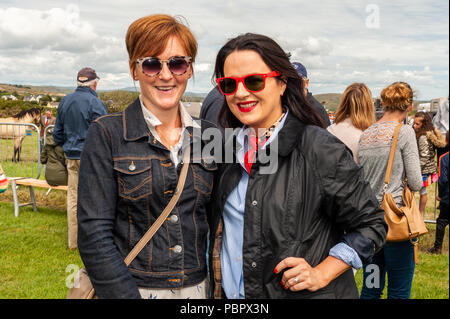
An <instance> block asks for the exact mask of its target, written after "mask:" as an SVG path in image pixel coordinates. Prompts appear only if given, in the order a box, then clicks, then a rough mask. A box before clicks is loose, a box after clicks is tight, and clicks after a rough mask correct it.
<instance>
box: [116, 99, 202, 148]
mask: <svg viewBox="0 0 450 319" xmlns="http://www.w3.org/2000/svg"><path fill="white" fill-rule="evenodd" d="M191 120H192V126H186V130H187V131H188V132H189V135H191V136H192V135H193V133H194V132H193V130H194V127H195V128H196V129H200V125H198V123H196V122H195V121H194V120H193V119H192V118H191ZM123 127H124V130H123V138H124V140H125V141H136V140H138V139H140V138H143V137H148V136H150V135H151V133H150V130H149V128H148V125H147V123H146V122H145V119H144V114H143V113H142V107H141V102H140V100H139V98H137V99H136V100H135V101H134V102H133V103H132V104H130V105H129V106H128V107H127V108H126V109H125V110H124V111H123ZM195 136H196V135H195Z"/></svg>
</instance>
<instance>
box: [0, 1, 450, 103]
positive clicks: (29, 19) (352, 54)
mask: <svg viewBox="0 0 450 319" xmlns="http://www.w3.org/2000/svg"><path fill="white" fill-rule="evenodd" d="M60 3H61V2H56V1H50V0H41V1H39V2H36V1H34V0H33V1H31V0H20V1H19V0H9V1H8V2H7V4H4V2H3V3H2V5H1V8H0V83H20V84H52V85H65V86H67V85H71V86H72V85H74V83H75V82H74V78H75V74H76V72H77V71H78V69H80V68H81V67H84V66H91V67H93V68H94V69H96V70H97V72H98V73H99V75H100V77H101V78H102V79H101V81H100V83H99V88H100V89H114V88H121V87H129V86H130V84H131V83H132V81H131V79H130V77H129V70H128V56H127V52H126V49H125V44H124V38H125V33H126V31H127V29H128V26H129V25H130V23H131V22H132V21H134V20H135V19H137V18H140V17H142V16H145V15H149V14H153V13H167V14H170V15H182V16H184V17H185V18H186V20H187V22H188V24H189V26H190V28H191V29H192V31H193V33H194V34H195V36H196V38H197V41H198V45H199V50H198V56H197V57H196V63H195V71H196V75H195V78H194V80H193V81H191V82H190V83H189V85H188V90H192V91H196V92H206V91H208V90H209V89H210V88H211V87H212V84H211V76H212V73H213V69H214V64H215V57H216V54H217V51H218V50H219V49H220V47H221V46H222V45H223V44H224V43H225V42H226V41H227V40H228V38H231V37H234V36H237V35H238V34H242V33H245V32H256V33H261V34H265V35H268V36H270V37H272V38H274V39H275V40H276V41H277V42H278V43H279V44H280V45H281V46H282V47H283V49H284V50H285V51H288V52H290V53H291V54H292V60H296V61H301V62H302V63H303V64H305V66H306V67H307V69H308V74H309V76H310V79H311V82H310V87H311V91H312V92H313V93H327V92H342V91H343V90H344V89H345V87H346V86H347V85H349V84H350V83H351V82H353V81H360V82H365V83H366V84H367V85H368V86H369V87H370V88H371V89H372V90H373V91H377V90H379V88H382V87H383V86H384V85H386V84H389V83H390V82H393V81H396V80H406V81H410V82H411V83H410V84H411V85H412V86H415V87H416V88H417V89H418V90H419V91H420V92H421V95H422V97H427V98H432V97H436V96H447V94H448V83H449V81H448V66H449V63H448V56H449V39H448V35H449V32H448V27H449V18H448V8H449V4H448V1H441V2H436V1H432V0H415V1H414V2H409V1H406V0H397V1H395V2H392V1H388V0H378V1H375V2H374V1H372V0H366V1H353V0H345V1H334V0H324V1H320V2H312V1H303V0H302V1H301V0H278V1H276V2H274V1H273V0H258V1H246V0H229V1H220V2H217V1H209V0H191V1H175V0H166V1H164V2H162V1H159V0H129V1H125V0H116V1H106V0H93V1H92V0H90V1H86V0H77V1H76V2H75V1H73V3H76V4H69V5H66V4H63V5H61V4H60ZM370 4H375V5H376V6H377V7H378V9H379V14H380V16H379V18H380V19H379V22H380V25H379V28H373V29H371V28H368V26H367V18H368V15H369V14H370V13H371V12H368V11H366V9H367V6H368V5H370Z"/></svg>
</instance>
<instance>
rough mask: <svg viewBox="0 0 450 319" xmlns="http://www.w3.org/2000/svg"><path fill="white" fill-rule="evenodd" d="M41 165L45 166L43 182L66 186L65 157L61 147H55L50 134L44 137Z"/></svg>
mask: <svg viewBox="0 0 450 319" xmlns="http://www.w3.org/2000/svg"><path fill="white" fill-rule="evenodd" d="M49 133H50V132H49ZM41 163H42V164H45V180H46V181H47V183H48V184H49V185H51V186H59V185H67V161H66V156H65V154H64V151H63V149H62V147H61V146H59V145H56V143H55V141H54V140H53V136H52V135H51V134H47V135H46V137H45V144H44V148H43V150H42V152H41Z"/></svg>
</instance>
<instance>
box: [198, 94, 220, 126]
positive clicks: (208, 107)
mask: <svg viewBox="0 0 450 319" xmlns="http://www.w3.org/2000/svg"><path fill="white" fill-rule="evenodd" d="M224 100H225V99H224V97H223V95H222V94H221V93H220V91H219V88H218V87H217V86H215V87H214V88H213V89H212V90H211V91H209V93H208V95H207V96H206V97H205V99H204V100H203V102H202V107H201V109H200V116H199V117H200V118H201V119H202V120H207V121H210V122H211V123H214V124H216V126H217V127H218V128H219V129H220V130H221V131H222V133H224V128H223V127H222V125H221V124H220V121H219V111H220V109H221V108H222V105H223V102H224Z"/></svg>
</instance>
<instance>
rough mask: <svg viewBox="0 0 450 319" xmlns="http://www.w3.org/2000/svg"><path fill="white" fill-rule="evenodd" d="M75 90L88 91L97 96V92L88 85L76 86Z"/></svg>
mask: <svg viewBox="0 0 450 319" xmlns="http://www.w3.org/2000/svg"><path fill="white" fill-rule="evenodd" d="M76 91H78V92H88V93H91V94H92V95H94V96H96V97H98V94H97V92H95V91H94V90H93V89H91V88H90V87H88V86H78V87H77V88H76Z"/></svg>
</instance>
